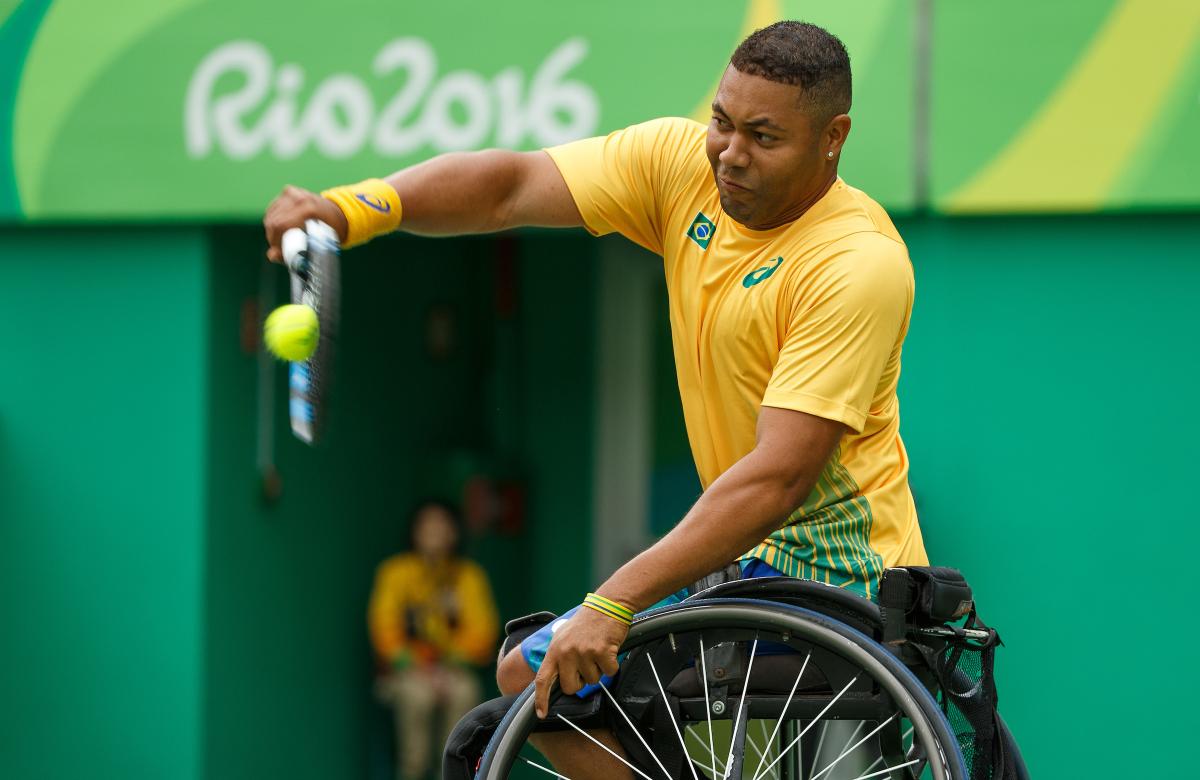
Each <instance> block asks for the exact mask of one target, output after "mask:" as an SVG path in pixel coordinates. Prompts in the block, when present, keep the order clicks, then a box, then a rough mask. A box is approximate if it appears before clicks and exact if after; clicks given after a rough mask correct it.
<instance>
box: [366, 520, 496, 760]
mask: <svg viewBox="0 0 1200 780" xmlns="http://www.w3.org/2000/svg"><path fill="white" fill-rule="evenodd" d="M461 539H462V528H461V520H460V517H459V514H458V511H457V510H456V509H455V508H454V507H453V506H451V505H450V504H449V503H446V502H444V501H436V500H428V501H424V502H422V503H421V504H420V505H418V506H417V508H416V511H414V512H413V514H412V516H411V518H410V525H409V550H408V551H407V552H404V553H401V554H400V555H395V556H393V557H391V558H388V559H387V560H385V561H384V562H383V563H381V564H380V565H379V568H378V569H377V570H376V573H375V585H374V588H373V590H372V592H371V603H370V606H369V609H368V615H367V621H368V625H369V628H370V633H371V644H372V645H373V646H374V649H375V656H376V660H377V661H378V664H379V668H380V676H379V679H378V683H377V691H378V693H379V695H380V698H382V699H383V700H384V701H386V702H387V703H388V704H390V705H391V707H392V709H393V713H394V718H395V726H396V756H397V759H396V776H397V777H398V778H401V780H416V778H420V777H423V776H425V775H427V774H428V772H429V770H430V769H431V768H433V767H431V764H430V757H431V755H435V754H434V753H432V750H433V743H432V738H433V736H434V734H433V733H432V730H433V726H434V724H435V722H436V723H437V724H438V725H439V730H438V732H437V735H436V736H437V738H438V742H437V745H438V746H439V747H440V746H441V745H443V744H445V741H446V737H447V736H448V735H449V733H450V730H451V729H452V728H453V727H454V725H455V723H457V722H458V719H459V718H461V717H462V716H463V715H464V714H465V713H466V712H467V711H468V710H470V709H471V708H472V707H474V706H475V705H476V704H478V703H479V701H480V698H481V692H480V686H479V679H478V676H477V675H476V672H475V669H474V667H479V666H485V665H489V664H491V663H492V661H493V660H494V659H495V652H496V639H497V634H498V633H499V626H498V619H497V616H496V605H495V602H494V601H493V600H492V591H491V587H490V586H489V584H488V579H487V575H486V574H485V573H484V571H483V569H482V568H481V567H480V566H479V565H478V564H476V563H475V562H474V561H470V560H467V559H466V558H463V557H462V556H461V555H460V554H459V547H460V542H461ZM436 755H440V753H438V754H436Z"/></svg>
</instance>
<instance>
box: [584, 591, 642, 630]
mask: <svg viewBox="0 0 1200 780" xmlns="http://www.w3.org/2000/svg"><path fill="white" fill-rule="evenodd" d="M583 606H585V607H588V608H589V609H593V610H595V611H596V612H599V613H600V614H602V615H607V616H608V617H610V618H612V619H613V620H616V621H619V622H621V623H624V624H625V625H627V626H628V625H631V624H632V623H633V611H632V610H630V609H629V608H628V607H625V606H622V605H621V604H618V603H617V602H615V601H611V600H609V599H606V598H604V597H603V596H599V595H597V594H595V593H589V594H587V596H585V597H584V599H583Z"/></svg>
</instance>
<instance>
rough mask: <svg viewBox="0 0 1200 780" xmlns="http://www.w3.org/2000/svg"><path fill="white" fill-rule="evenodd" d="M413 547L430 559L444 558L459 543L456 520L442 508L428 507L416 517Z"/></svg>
mask: <svg viewBox="0 0 1200 780" xmlns="http://www.w3.org/2000/svg"><path fill="white" fill-rule="evenodd" d="M416 524H417V527H416V530H415V532H414V533H413V547H415V548H416V551H417V552H418V553H420V554H421V555H424V556H426V557H428V558H444V557H446V556H448V555H449V554H450V553H451V552H453V550H454V545H455V544H457V543H458V530H457V528H455V525H454V520H453V518H451V517H450V515H449V514H447V512H446V510H445V509H442V508H441V507H440V506H427V507H425V508H424V509H422V510H421V511H420V513H419V514H418V515H417V517H416Z"/></svg>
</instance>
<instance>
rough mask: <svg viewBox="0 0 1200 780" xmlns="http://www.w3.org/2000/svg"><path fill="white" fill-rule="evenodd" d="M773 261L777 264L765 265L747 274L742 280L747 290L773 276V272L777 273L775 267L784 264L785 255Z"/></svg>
mask: <svg viewBox="0 0 1200 780" xmlns="http://www.w3.org/2000/svg"><path fill="white" fill-rule="evenodd" d="M772 262H773V263H775V265H764V266H763V267H762V268H760V269H758V270H757V271H751V272H750V273H748V274H746V278H745V279H743V280H742V287H745V288H746V289H747V290H749V289H750V288H751V287H753V286H754V285H756V284H758V283H759V282H761V281H765V280H766V279H769V278H771V274H773V273H775V269H776V268H778V267H779V266H781V265H783V257H782V256H780V257H777V258H775V259H774V260H773V261H772Z"/></svg>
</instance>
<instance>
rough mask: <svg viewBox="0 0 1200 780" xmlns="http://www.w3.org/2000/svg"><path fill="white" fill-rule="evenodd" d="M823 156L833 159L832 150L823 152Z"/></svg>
mask: <svg viewBox="0 0 1200 780" xmlns="http://www.w3.org/2000/svg"><path fill="white" fill-rule="evenodd" d="M825 156H826V157H828V158H829V159H831V160H832V159H833V152H832V151H830V152H826V153H825Z"/></svg>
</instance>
